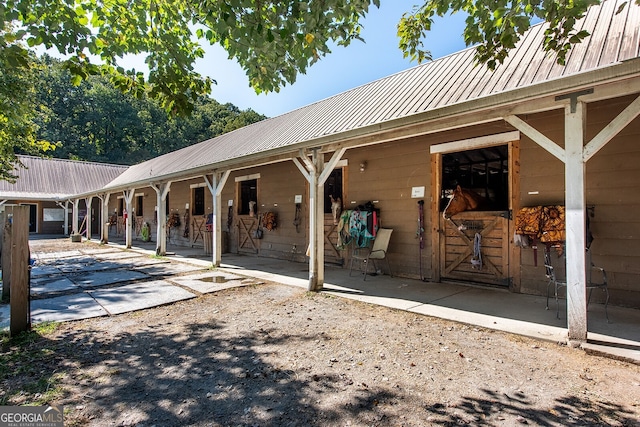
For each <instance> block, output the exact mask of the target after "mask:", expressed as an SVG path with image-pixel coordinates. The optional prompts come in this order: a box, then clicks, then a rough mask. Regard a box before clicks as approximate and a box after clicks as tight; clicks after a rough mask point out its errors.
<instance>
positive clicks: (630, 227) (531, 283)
mask: <svg viewBox="0 0 640 427" xmlns="http://www.w3.org/2000/svg"><path fill="white" fill-rule="evenodd" d="M631 99H632V98H624V99H620V100H618V101H608V102H599V103H594V104H590V105H589V106H588V108H587V119H588V124H587V128H586V130H585V135H586V139H587V140H590V139H591V138H593V137H594V136H595V135H596V134H597V133H598V132H599V131H600V130H601V129H602V128H603V127H604V126H605V125H607V124H608V123H609V122H610V121H611V120H612V119H613V118H614V117H615V116H616V115H617V114H619V113H620V112H621V111H622V110H623V109H624V108H625V107H626V106H627V105H628V104H629V102H631ZM528 121H529V122H530V123H531V124H532V125H533V126H535V127H536V128H537V129H539V130H541V131H542V132H543V133H545V135H547V136H548V137H550V138H551V139H553V140H554V141H562V140H563V132H564V128H563V117H562V113H560V112H550V113H544V114H539V115H535V116H530V117H529V118H528ZM639 140H640V119H639V118H636V119H635V120H634V121H633V122H632V123H631V124H629V125H628V126H627V127H626V128H625V129H623V131H622V132H621V133H620V134H618V135H617V136H616V137H615V138H614V139H613V140H612V141H610V142H609V143H608V144H607V145H606V146H605V147H604V148H602V149H601V150H600V151H599V152H598V153H597V154H596V155H595V156H593V157H592V158H591V159H590V160H589V161H588V162H587V166H586V172H587V183H586V202H587V205H590V206H591V205H592V206H594V207H595V209H594V216H593V217H592V218H590V225H591V231H592V234H593V236H594V238H595V240H594V242H593V244H592V246H591V251H592V258H593V261H594V263H595V264H597V265H599V266H601V267H603V268H604V269H605V270H607V274H608V279H609V290H610V293H611V300H610V302H611V303H612V304H616V305H624V306H631V307H636V308H637V307H640V215H639V214H640V146H638V141H639ZM564 188H565V186H564V165H563V164H562V163H561V162H560V161H559V160H557V159H556V158H555V157H553V156H551V154H549V153H547V152H546V151H544V150H543V149H542V148H540V147H539V146H538V145H537V144H535V143H533V142H532V141H531V140H529V139H528V138H526V137H524V136H523V138H522V143H521V199H520V200H521V206H531V205H538V204H554V203H564ZM529 191H539V192H540V194H539V195H529V194H528V192H529ZM553 260H554V262H555V265H557V266H561V267H560V270H561V271H560V274H563V266H562V264H563V259H558V257H557V255H556V254H555V253H554V254H553ZM520 261H521V271H520V273H521V291H522V292H523V293H532V294H542V295H544V294H545V293H546V283H547V282H546V279H545V277H544V266H543V261H544V258H543V252H542V247H540V248H539V249H538V266H537V267H536V266H534V256H533V250H532V249H531V248H528V249H523V250H522V251H521V260H520ZM592 301H603V294H602V293H601V292H594V294H593V297H592Z"/></svg>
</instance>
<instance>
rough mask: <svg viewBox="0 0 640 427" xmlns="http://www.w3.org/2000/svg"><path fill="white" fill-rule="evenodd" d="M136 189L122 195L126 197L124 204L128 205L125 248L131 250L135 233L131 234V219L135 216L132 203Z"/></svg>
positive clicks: (126, 191) (125, 191)
mask: <svg viewBox="0 0 640 427" xmlns="http://www.w3.org/2000/svg"><path fill="white" fill-rule="evenodd" d="M135 191H136V189H135V188H130V189H129V190H124V191H123V192H122V194H123V195H124V202H125V205H126V208H125V209H126V211H127V219H126V221H125V234H124V235H125V246H126V247H127V249H129V248H131V244H132V241H133V233H131V218H132V216H133V212H132V211H133V207H132V204H131V202H132V201H133V195H134V194H135Z"/></svg>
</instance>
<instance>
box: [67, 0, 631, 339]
mask: <svg viewBox="0 0 640 427" xmlns="http://www.w3.org/2000/svg"><path fill="white" fill-rule="evenodd" d="M622 3H623V0H617V1H614V0H607V1H604V2H602V4H601V5H597V6H593V7H592V8H591V9H590V10H589V11H588V14H587V15H586V16H585V18H584V19H583V20H582V21H580V22H578V23H577V26H576V30H580V29H586V30H588V31H589V32H590V33H591V36H590V37H588V38H587V39H585V40H584V41H583V42H582V43H581V44H579V45H577V46H575V47H574V49H573V50H572V51H571V52H570V53H569V54H568V57H567V60H566V64H565V65H564V66H560V65H558V64H556V61H555V57H553V56H551V55H548V54H545V52H543V51H542V49H541V46H542V41H543V39H544V31H545V25H544V24H540V25H536V26H533V27H532V28H531V29H530V30H529V31H528V32H527V33H526V34H525V36H524V38H523V40H522V41H521V42H520V43H519V45H518V46H517V47H516V48H515V49H514V50H513V51H512V52H511V54H510V56H509V57H508V58H507V59H506V61H505V63H504V64H502V65H499V66H498V67H497V68H496V70H495V71H490V70H488V69H487V68H485V67H483V66H476V64H475V63H474V58H473V57H474V50H473V49H472V48H470V49H466V50H463V51H461V52H458V53H455V54H452V55H449V56H446V57H443V58H441V59H438V60H436V61H433V62H429V63H425V64H423V65H419V66H416V67H414V68H411V69H409V70H406V71H403V72H400V73H397V74H394V75H391V76H389V77H386V78H383V79H380V80H378V81H374V82H372V83H369V84H366V85H363V86H360V87H356V88H354V89H351V90H349V91H346V92H344V93H340V94H338V95H335V96H333V97H330V98H328V99H325V100H322V101H319V102H316V103H314V104H311V105H308V106H306V107H303V108H300V109H297V110H294V111H291V112H289V113H287V114H283V115H281V116H278V117H275V118H271V119H267V120H264V121H262V122H259V123H255V124H252V125H250V126H247V127H245V128H242V129H238V130H236V131H233V132H230V133H228V134H225V135H221V136H218V137H216V138H213V139H210V140H207V141H203V142H201V143H198V144H196V145H193V146H190V147H187V148H184V149H181V150H179V151H176V152H172V153H169V154H166V155H163V156H160V157H158V158H154V159H152V160H149V161H146V162H144V163H141V164H138V165H135V166H132V167H129V168H128V169H127V170H125V171H124V172H123V173H122V174H120V175H119V176H118V177H117V178H115V179H113V180H112V181H111V182H109V183H108V184H106V185H105V186H103V187H102V188H101V189H99V190H95V191H88V192H84V193H78V194H76V195H75V196H74V197H71V198H70V199H71V200H73V201H74V203H76V206H77V202H78V201H79V200H83V201H85V203H86V204H88V205H90V204H91V203H92V202H93V200H95V199H96V198H97V199H99V200H100V201H101V212H100V213H99V215H100V217H101V220H100V221H99V222H100V223H101V224H104V223H106V222H107V221H110V223H111V224H112V226H109V227H106V226H105V227H102V228H101V229H91V227H89V229H88V230H87V233H88V235H89V236H90V235H91V233H92V232H94V233H102V238H103V239H104V240H108V239H109V235H108V234H109V233H110V234H111V235H112V236H114V235H115V234H117V233H124V235H126V243H127V245H128V246H130V245H131V243H132V240H133V239H139V238H140V233H141V230H142V228H143V227H147V226H148V228H150V229H151V236H150V238H151V239H152V240H153V241H156V242H158V243H157V252H158V253H159V254H163V253H165V251H166V247H167V244H169V245H178V246H179V245H182V246H191V247H202V248H203V251H206V252H207V253H210V254H211V257H212V261H213V263H214V264H215V265H219V264H220V262H221V257H222V255H223V254H224V253H225V252H231V253H243V254H248V255H250V256H257V257H269V258H279V259H286V260H292V261H298V262H301V263H308V269H309V289H310V290H320V289H321V288H322V286H323V281H324V266H325V263H327V264H329V263H331V264H336V265H343V266H344V267H345V269H346V268H348V267H349V264H350V260H351V257H352V256H353V254H354V253H355V249H356V248H358V247H360V246H366V245H370V244H372V242H374V243H375V237H376V231H377V230H379V229H390V230H393V232H392V234H391V237H390V240H389V243H388V248H387V251H386V257H385V261H388V263H386V262H383V263H378V268H380V270H381V271H379V272H380V273H384V274H393V275H394V276H403V277H407V278H414V279H423V280H424V281H425V282H427V281H431V282H437V281H463V282H467V283H473V284H476V285H479V286H492V287H496V286H497V287H502V288H505V289H508V290H509V291H510V292H514V293H524V294H534V295H545V293H546V291H547V282H548V279H547V278H546V277H545V273H546V272H547V271H546V269H545V259H547V258H550V260H551V262H552V263H553V264H554V266H555V268H556V269H557V270H556V272H557V274H558V275H559V276H560V275H561V276H562V277H564V276H565V275H566V282H567V284H568V286H567V301H568V310H567V312H568V333H569V339H570V340H576V341H580V340H584V339H585V338H586V332H587V331H586V318H587V309H586V308H587V298H586V292H585V287H586V285H587V284H588V283H590V280H591V279H590V276H591V274H590V273H588V270H589V269H588V268H587V266H590V265H591V263H592V262H593V263H594V264H596V265H597V266H599V267H602V268H603V269H604V270H605V271H606V273H607V285H608V286H607V288H608V292H609V297H610V298H609V301H608V303H609V304H615V305H623V306H630V307H633V308H640V220H639V219H638V217H639V216H640V215H639V214H640V144H638V141H640V117H639V115H640V6H639V5H638V4H635V2H628V3H627V5H626V7H625V8H624V9H622V11H621V12H620V13H616V11H617V10H618V8H619V6H620V5H621V4H622ZM470 195H472V196H470ZM454 196H455V197H456V198H458V200H455V201H453V200H452V198H453V197H454ZM463 197H471V198H472V199H473V198H475V199H476V202H477V203H466V205H465V200H462V198H463ZM450 201H451V204H450V203H449V202H450ZM454 202H455V203H454ZM467 202H468V201H467ZM447 206H448V207H449V208H453V207H454V206H456V210H457V209H458V208H460V207H461V209H466V210H463V211H461V212H458V213H455V214H453V213H451V214H450V215H443V211H444V210H445V208H447ZM548 207H553V208H554V209H553V212H556V216H555V217H554V218H555V219H556V220H559V221H556V225H555V228H554V229H553V230H545V229H544V227H543V228H542V229H541V230H533V231H531V230H528V231H526V230H524V229H517V222H518V220H519V215H520V213H521V211H523V208H530V209H529V210H530V211H531V210H536V209H538V210H539V211H540V212H542V211H543V209H546V208H548ZM525 210H526V209H525ZM77 211H78V209H74V212H73V224H74V226H77V225H79V223H80V221H81V219H82V217H81V216H78V212H77ZM125 213H126V215H125ZM96 214H98V213H96ZM445 216H447V218H445ZM125 217H126V220H125ZM89 223H91V222H89ZM122 223H126V224H127V226H126V227H122V225H121V224H122ZM207 223H210V224H207ZM121 228H123V229H121ZM207 229H210V230H212V232H208V231H207ZM75 230H77V228H75ZM210 239H212V240H210ZM586 248H588V251H586V250H585V249H586ZM565 265H566V266H567V267H566V269H565V267H564V266H565ZM558 270H560V271H558ZM565 270H566V271H565ZM345 274H347V273H346V272H345ZM424 286H429V283H425V284H424ZM398 292H402V290H398ZM562 292H563V293H564V290H563V291H562ZM604 298H605V293H603V292H594V293H593V299H592V303H593V302H600V303H603V302H605V301H604Z"/></svg>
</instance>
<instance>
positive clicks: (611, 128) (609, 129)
mask: <svg viewBox="0 0 640 427" xmlns="http://www.w3.org/2000/svg"><path fill="white" fill-rule="evenodd" d="M638 115H640V96H638V97H637V98H636V99H635V100H634V101H633V102H632V103H631V104H629V106H627V108H625V109H624V110H623V111H622V112H621V113H620V114H618V116H616V118H615V119H613V120H612V121H611V122H610V123H609V124H608V125H606V126H605V127H604V128H603V129H602V130H601V131H600V132H599V133H598V134H597V135H596V136H595V137H594V138H593V139H592V140H591V141H589V143H588V144H587V145H586V146H585V147H584V154H583V158H584V161H585V162H586V161H588V160H589V159H590V158H591V157H593V156H594V154H596V153H597V152H598V151H600V149H601V148H602V147H604V146H605V145H607V143H608V142H609V141H611V140H612V139H613V137H614V136H616V135H617V134H618V133H620V131H621V130H622V129H624V128H625V127H626V126H627V125H628V124H629V123H631V122H632V121H633V119H635V118H636V117H638Z"/></svg>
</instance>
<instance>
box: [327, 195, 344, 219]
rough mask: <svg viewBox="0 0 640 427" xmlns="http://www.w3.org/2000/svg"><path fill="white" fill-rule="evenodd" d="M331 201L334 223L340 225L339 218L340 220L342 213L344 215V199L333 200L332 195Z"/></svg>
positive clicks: (330, 196)
mask: <svg viewBox="0 0 640 427" xmlns="http://www.w3.org/2000/svg"><path fill="white" fill-rule="evenodd" d="M329 198H330V199H331V213H332V214H333V223H334V224H335V225H338V218H340V213H342V199H340V197H337V198H335V199H334V198H333V196H332V195H329Z"/></svg>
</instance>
